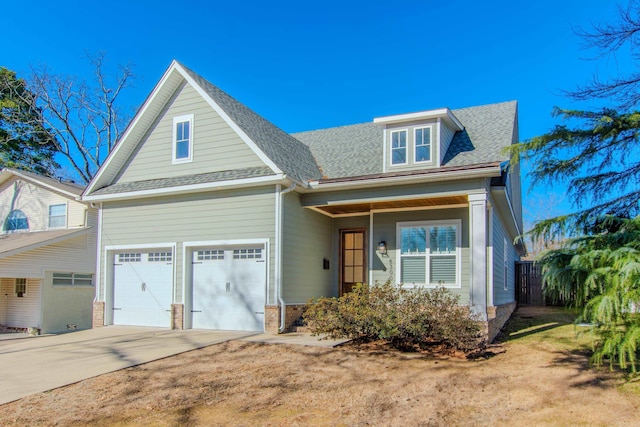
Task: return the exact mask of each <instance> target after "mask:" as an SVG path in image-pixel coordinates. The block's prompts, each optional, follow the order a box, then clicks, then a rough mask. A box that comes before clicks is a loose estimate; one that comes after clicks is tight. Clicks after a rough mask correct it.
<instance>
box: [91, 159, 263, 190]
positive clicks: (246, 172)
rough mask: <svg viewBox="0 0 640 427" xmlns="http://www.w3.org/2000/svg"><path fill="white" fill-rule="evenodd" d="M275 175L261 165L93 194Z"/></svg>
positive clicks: (123, 185)
mask: <svg viewBox="0 0 640 427" xmlns="http://www.w3.org/2000/svg"><path fill="white" fill-rule="evenodd" d="M269 175H273V172H272V171H271V168H269V167H267V166H259V167H252V168H245V169H233V170H226V171H218V172H209V173H200V174H196V175H183V176H177V177H174V178H159V179H149V180H146V181H135V182H122V183H117V184H113V185H110V186H108V187H104V188H101V189H99V190H97V191H94V192H93V193H92V195H96V196H99V195H104V194H115V193H130V192H133V191H145V190H157V189H160V188H170V187H181V186H184V185H195V184H205V183H209V182H223V181H229V180H233V179H245V178H258V177H261V176H269Z"/></svg>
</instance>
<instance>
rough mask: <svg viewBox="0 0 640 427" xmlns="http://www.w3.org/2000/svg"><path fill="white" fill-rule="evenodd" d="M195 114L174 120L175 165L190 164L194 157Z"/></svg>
mask: <svg viewBox="0 0 640 427" xmlns="http://www.w3.org/2000/svg"><path fill="white" fill-rule="evenodd" d="M192 151H193V114H189V115H186V116H180V117H175V118H174V119H173V163H183V162H190V161H191V159H192V157H193V153H192Z"/></svg>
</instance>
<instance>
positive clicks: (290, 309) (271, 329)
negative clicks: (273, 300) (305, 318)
mask: <svg viewBox="0 0 640 427" xmlns="http://www.w3.org/2000/svg"><path fill="white" fill-rule="evenodd" d="M305 307H306V304H297V305H287V306H285V314H284V324H285V328H284V332H291V330H292V329H293V328H294V327H295V326H296V324H297V323H299V321H300V319H301V318H302V313H303V312H304V309H305ZM264 324H265V326H264V329H265V332H266V333H268V334H278V333H279V328H280V307H278V306H276V305H268V306H265V308H264Z"/></svg>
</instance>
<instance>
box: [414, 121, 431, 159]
mask: <svg viewBox="0 0 640 427" xmlns="http://www.w3.org/2000/svg"><path fill="white" fill-rule="evenodd" d="M415 161H416V163H419V162H430V161H431V128H430V127H426V128H419V129H416V132H415Z"/></svg>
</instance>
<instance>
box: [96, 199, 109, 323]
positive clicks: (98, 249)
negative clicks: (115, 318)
mask: <svg viewBox="0 0 640 427" xmlns="http://www.w3.org/2000/svg"><path fill="white" fill-rule="evenodd" d="M101 261H102V204H101V205H100V206H98V231H97V235H96V288H97V290H96V294H95V296H94V298H93V302H96V301H104V299H105V294H106V292H105V286H104V284H105V280H104V276H105V275H104V274H102V273H103V271H101V270H100V268H101V266H102V262H101ZM100 284H102V285H103V286H100ZM100 291H102V293H101V292H100ZM103 316H104V313H103Z"/></svg>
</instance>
